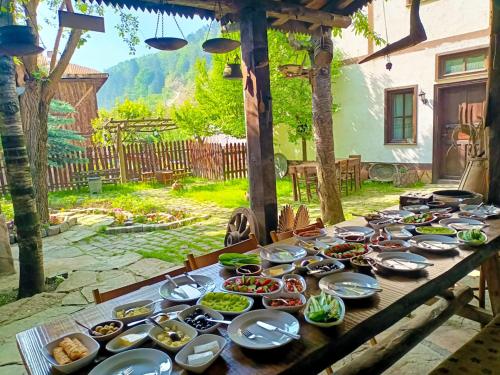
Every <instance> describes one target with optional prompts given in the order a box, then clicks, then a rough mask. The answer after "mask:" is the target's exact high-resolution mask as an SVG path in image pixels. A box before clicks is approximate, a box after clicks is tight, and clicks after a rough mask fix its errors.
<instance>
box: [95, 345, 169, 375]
mask: <svg viewBox="0 0 500 375" xmlns="http://www.w3.org/2000/svg"><path fill="white" fill-rule="evenodd" d="M129 367H130V368H131V369H132V370H133V371H132V374H133V375H135V374H137V375H139V374H155V375H169V374H170V373H172V360H171V359H170V357H169V356H168V354H166V353H164V352H162V351H160V350H157V349H145V348H141V349H134V350H130V351H128V352H126V353H120V354H117V355H114V356H112V357H109V358H108V359H106V360H105V361H103V362H102V363H100V364H98V365H97V366H96V367H94V369H93V370H92V371H90V373H89V375H119V374H121V373H123V371H124V370H125V369H127V368H129Z"/></svg>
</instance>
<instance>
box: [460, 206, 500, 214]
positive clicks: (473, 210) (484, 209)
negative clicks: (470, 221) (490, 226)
mask: <svg viewBox="0 0 500 375" xmlns="http://www.w3.org/2000/svg"><path fill="white" fill-rule="evenodd" d="M459 207H460V211H462V212H467V213H470V214H472V215H477V216H484V217H491V216H497V215H499V214H500V208H498V207H495V206H493V205H483V206H481V207H479V205H477V204H460V205H459ZM478 207H479V208H478Z"/></svg>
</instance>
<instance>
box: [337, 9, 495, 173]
mask: <svg viewBox="0 0 500 375" xmlns="http://www.w3.org/2000/svg"><path fill="white" fill-rule="evenodd" d="M383 2H384V0H375V1H374V2H373V8H372V9H373V19H374V27H375V31H376V32H377V33H379V34H380V35H381V36H382V37H384V38H385V30H384V17H383ZM489 3H490V1H488V0H473V1H471V0H428V1H423V3H422V5H421V10H420V13H421V18H422V22H423V24H424V26H425V29H426V33H427V36H428V40H427V41H426V42H423V43H421V44H420V45H417V46H415V47H412V48H410V49H408V50H405V51H402V52H400V53H397V54H394V55H393V56H391V61H392V63H393V67H392V70H391V71H388V70H386V68H385V63H386V61H385V59H384V58H378V59H375V60H372V61H370V62H368V63H365V64H362V65H359V64H356V63H353V61H354V60H355V59H356V58H358V57H360V56H364V55H366V54H367V53H368V45H369V43H368V42H367V40H366V39H364V38H363V37H361V36H356V35H354V33H353V32H352V31H350V30H344V31H343V35H342V38H336V39H335V41H334V42H335V46H336V48H339V49H340V50H341V51H342V52H343V53H344V55H345V59H346V65H345V66H344V67H343V68H342V72H343V75H342V76H341V77H340V78H339V79H338V80H337V82H335V84H334V87H333V93H334V101H335V102H336V103H339V104H340V106H341V110H340V111H339V112H337V113H336V114H335V115H334V135H335V155H336V156H337V157H346V156H347V155H349V154H361V155H362V160H363V161H369V162H391V163H395V162H399V163H418V164H420V165H426V166H427V168H429V169H430V164H431V163H432V160H433V159H432V147H433V139H432V138H433V122H434V112H433V105H434V101H433V95H434V85H435V84H436V76H435V75H436V73H435V70H436V55H437V54H440V53H443V52H451V51H455V50H460V49H465V48H471V47H476V46H477V47H479V46H486V45H488V43H489V37H488V35H489V31H488V25H489ZM385 9H386V19H387V28H388V40H389V42H391V41H392V42H394V41H396V40H398V39H400V38H401V37H403V36H405V35H406V34H407V33H408V30H409V15H410V9H409V7H407V6H406V0H389V1H387V2H386V3H385ZM378 48H380V47H375V50H377V49H378ZM411 85H418V91H420V90H423V91H424V92H425V93H426V98H427V99H429V103H428V104H427V105H424V104H423V103H422V102H421V101H420V100H418V104H417V144H416V145H384V89H386V88H392V87H401V86H411Z"/></svg>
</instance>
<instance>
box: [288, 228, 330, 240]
mask: <svg viewBox="0 0 500 375" xmlns="http://www.w3.org/2000/svg"><path fill="white" fill-rule="evenodd" d="M318 230H319V232H320V234H318V235H317V236H309V237H302V236H301V235H300V233H299V234H294V235H293V236H294V237H295V238H296V239H298V240H302V241H307V240H314V239H316V238H320V237H324V236H326V230H324V229H323V228H320V229H318Z"/></svg>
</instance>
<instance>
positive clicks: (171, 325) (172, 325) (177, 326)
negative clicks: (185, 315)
mask: <svg viewBox="0 0 500 375" xmlns="http://www.w3.org/2000/svg"><path fill="white" fill-rule="evenodd" d="M161 326H162V327H164V328H166V329H167V331H173V330H176V331H181V332H182V333H183V334H184V335H185V336H187V337H189V341H187V342H185V343H184V344H182V345H181V346H170V345H167V344H165V343H163V342H162V341H160V340H159V339H157V336H158V335H159V334H160V333H162V332H165V331H163V330H162V329H161V328H160V327H157V326H153V327H152V328H151V329H150V330H149V338H150V339H151V340H152V341H153V342H154V343H155V344H157V345H158V346H161V347H162V348H163V349H165V350H167V351H169V352H173V353H177V352H178V351H179V350H181V349H182V348H183V347H184V346H185V345H187V344H188V343H190V342H191V341H192V340H193V339H194V338H195V337H196V336H198V331H197V330H196V329H194V328H193V327H191V326H190V325H189V324H186V323H183V322H179V321H175V320H169V321H167V322H163V323H161Z"/></svg>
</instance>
